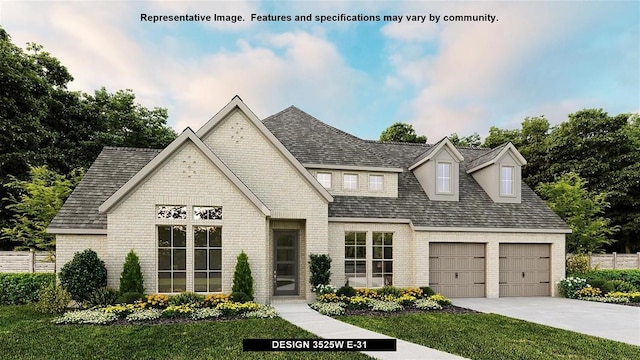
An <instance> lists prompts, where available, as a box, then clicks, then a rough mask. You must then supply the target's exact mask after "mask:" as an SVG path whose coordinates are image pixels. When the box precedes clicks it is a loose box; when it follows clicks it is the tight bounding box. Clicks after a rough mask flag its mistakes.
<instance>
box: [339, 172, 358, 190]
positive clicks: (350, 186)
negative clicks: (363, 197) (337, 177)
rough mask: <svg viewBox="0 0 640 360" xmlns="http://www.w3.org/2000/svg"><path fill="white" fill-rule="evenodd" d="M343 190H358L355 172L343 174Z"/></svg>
mask: <svg viewBox="0 0 640 360" xmlns="http://www.w3.org/2000/svg"><path fill="white" fill-rule="evenodd" d="M342 187H343V188H344V189H345V190H358V175H357V174H344V175H343V186H342Z"/></svg>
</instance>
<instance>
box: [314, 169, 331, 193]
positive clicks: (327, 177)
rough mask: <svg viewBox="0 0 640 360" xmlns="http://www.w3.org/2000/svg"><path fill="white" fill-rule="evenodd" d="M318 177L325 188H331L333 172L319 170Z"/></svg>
mask: <svg viewBox="0 0 640 360" xmlns="http://www.w3.org/2000/svg"><path fill="white" fill-rule="evenodd" d="M316 179H318V182H319V183H320V185H322V186H324V188H325V189H331V173H327V172H319V173H318V174H317V175H316Z"/></svg>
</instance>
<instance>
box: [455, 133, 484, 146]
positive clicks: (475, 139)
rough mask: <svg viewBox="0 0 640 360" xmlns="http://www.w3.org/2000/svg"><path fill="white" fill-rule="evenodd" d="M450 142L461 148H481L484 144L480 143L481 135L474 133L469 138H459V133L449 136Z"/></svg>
mask: <svg viewBox="0 0 640 360" xmlns="http://www.w3.org/2000/svg"><path fill="white" fill-rule="evenodd" d="M449 141H451V143H452V144H453V145H455V146H460V147H479V146H480V145H481V144H482V142H481V141H480V135H478V133H475V132H474V133H473V134H471V135H469V136H465V137H462V138H461V137H459V136H458V134H457V133H453V134H451V135H449Z"/></svg>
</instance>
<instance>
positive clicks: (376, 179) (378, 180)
mask: <svg viewBox="0 0 640 360" xmlns="http://www.w3.org/2000/svg"><path fill="white" fill-rule="evenodd" d="M383 179H384V177H383V176H382V175H369V190H371V191H382V181H383Z"/></svg>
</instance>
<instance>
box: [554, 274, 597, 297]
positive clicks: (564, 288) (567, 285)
mask: <svg viewBox="0 0 640 360" xmlns="http://www.w3.org/2000/svg"><path fill="white" fill-rule="evenodd" d="M586 287H591V285H589V284H587V280H586V279H582V278H579V277H571V276H570V277H568V278H565V279H562V280H560V282H559V283H558V288H559V289H560V294H561V295H562V296H564V297H566V298H569V299H575V298H577V297H578V296H577V295H576V291H578V290H582V289H584V288H586Z"/></svg>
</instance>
